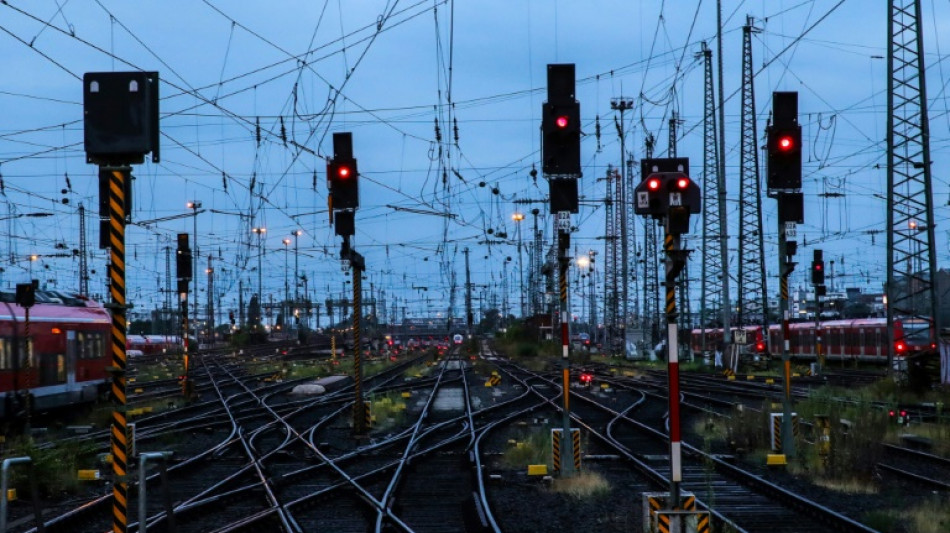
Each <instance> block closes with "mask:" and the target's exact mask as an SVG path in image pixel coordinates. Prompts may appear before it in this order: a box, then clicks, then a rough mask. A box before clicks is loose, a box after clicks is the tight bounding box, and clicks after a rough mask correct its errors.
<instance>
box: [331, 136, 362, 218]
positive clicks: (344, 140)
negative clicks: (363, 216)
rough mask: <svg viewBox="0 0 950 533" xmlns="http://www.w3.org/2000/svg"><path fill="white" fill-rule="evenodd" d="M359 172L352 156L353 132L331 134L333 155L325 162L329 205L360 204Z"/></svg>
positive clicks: (335, 208) (339, 207)
mask: <svg viewBox="0 0 950 533" xmlns="http://www.w3.org/2000/svg"><path fill="white" fill-rule="evenodd" d="M359 177H360V173H359V171H358V170H357V169H356V158H354V157H353V134H352V133H350V132H348V131H346V132H338V133H334V134H333V157H332V158H331V159H330V160H329V161H328V162H327V187H328V188H329V189H330V195H329V200H330V207H331V209H332V210H337V209H356V208H357V207H359V206H360V194H359V193H360V190H359Z"/></svg>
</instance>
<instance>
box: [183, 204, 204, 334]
mask: <svg viewBox="0 0 950 533" xmlns="http://www.w3.org/2000/svg"><path fill="white" fill-rule="evenodd" d="M185 207H187V208H188V209H191V217H192V221H193V226H192V231H193V233H194V236H193V238H192V244H193V245H194V250H193V251H192V253H191V267H192V270H193V272H192V276H191V278H192V279H193V280H194V281H195V287H194V296H193V297H192V300H193V302H194V304H193V305H194V308H195V340H196V341H197V343H198V345H201V339H200V338H198V327H197V326H198V258H199V257H200V254H199V253H198V210H199V209H201V202H199V201H198V200H192V201H190V202H188V203H186V204H185Z"/></svg>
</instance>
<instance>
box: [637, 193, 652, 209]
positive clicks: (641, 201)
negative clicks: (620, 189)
mask: <svg viewBox="0 0 950 533" xmlns="http://www.w3.org/2000/svg"><path fill="white" fill-rule="evenodd" d="M637 207H638V208H643V209H646V208H648V207H650V193H648V192H646V191H638V192H637Z"/></svg>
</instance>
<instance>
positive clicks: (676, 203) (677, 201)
mask: <svg viewBox="0 0 950 533" xmlns="http://www.w3.org/2000/svg"><path fill="white" fill-rule="evenodd" d="M682 205H683V195H682V194H681V193H678V192H671V193H670V207H682Z"/></svg>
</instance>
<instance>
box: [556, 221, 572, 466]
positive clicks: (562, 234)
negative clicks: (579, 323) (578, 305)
mask: <svg viewBox="0 0 950 533" xmlns="http://www.w3.org/2000/svg"><path fill="white" fill-rule="evenodd" d="M569 231H570V229H569V227H568V228H567V229H564V228H562V229H560V230H559V231H558V243H557V248H558V254H557V255H558V289H559V290H558V293H559V296H560V298H559V299H560V303H561V307H560V311H561V379H562V389H563V391H564V409H563V411H562V413H563V419H562V422H563V424H562V425H563V431H564V432H563V433H561V476H562V477H571V475H572V474H573V473H574V454H575V453H576V452H575V451H574V439H573V435H572V434H571V404H570V391H571V362H570V359H569V357H568V356H569V355H570V342H571V332H570V317H569V311H568V306H567V287H568V283H567V267H568V265H569V264H570V257H569V256H568V255H567V254H568V251H569V250H570V248H571V234H570V233H569Z"/></svg>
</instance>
